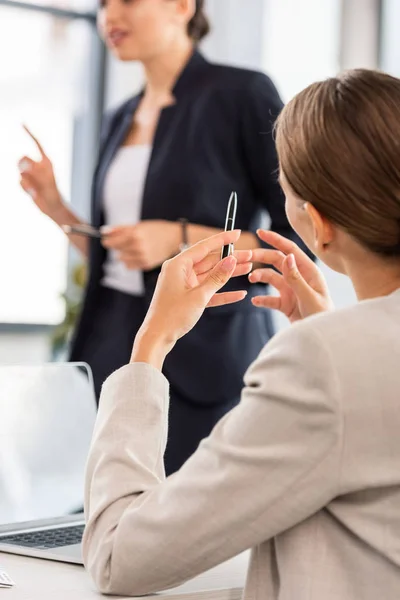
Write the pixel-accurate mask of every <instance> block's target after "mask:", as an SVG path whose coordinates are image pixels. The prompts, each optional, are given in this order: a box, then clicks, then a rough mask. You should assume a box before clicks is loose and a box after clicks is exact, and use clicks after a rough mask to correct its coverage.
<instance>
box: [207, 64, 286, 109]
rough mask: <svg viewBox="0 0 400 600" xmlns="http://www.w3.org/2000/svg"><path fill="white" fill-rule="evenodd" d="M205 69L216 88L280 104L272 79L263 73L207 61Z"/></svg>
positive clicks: (236, 94) (244, 96)
mask: <svg viewBox="0 0 400 600" xmlns="http://www.w3.org/2000/svg"><path fill="white" fill-rule="evenodd" d="M207 71H208V79H209V82H210V84H211V85H212V86H213V87H214V88H215V89H216V90H220V91H224V92H225V93H226V94H231V95H232V94H234V95H235V96H236V97H238V96H240V97H242V98H244V99H246V98H248V99H251V98H257V97H260V98H263V99H264V100H265V99H266V98H267V99H269V100H271V101H273V102H278V103H279V104H282V101H281V99H280V97H279V93H278V91H277V89H276V87H275V85H274V83H273V81H272V80H271V78H270V77H269V76H268V75H266V74H265V73H262V72H260V71H253V70H250V69H243V68H238V67H231V66H227V65H220V64H214V63H208V68H207Z"/></svg>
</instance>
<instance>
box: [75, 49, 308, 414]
mask: <svg viewBox="0 0 400 600" xmlns="http://www.w3.org/2000/svg"><path fill="white" fill-rule="evenodd" d="M173 94H174V96H175V98H176V103H175V104H174V105H172V106H168V107H167V108H165V109H163V110H162V112H161V116H160V120H159V124H158V127H157V131H156V135H155V139H154V147H153V153H152V156H151V160H150V165H149V170H148V175H147V180H146V184H145V189H144V197H143V209H142V219H166V220H170V221H176V220H177V219H179V218H182V217H185V218H187V219H188V221H189V222H190V223H197V224H201V225H206V226H210V227H218V228H222V227H223V226H224V222H225V213H226V208H227V202H228V199H229V196H230V193H231V191H232V190H235V191H237V193H238V199H239V203H238V212H237V220H236V226H237V227H238V228H241V229H242V230H243V231H254V232H255V231H256V229H257V228H258V227H259V226H260V224H261V218H262V215H263V213H265V211H266V212H267V213H268V214H269V216H270V219H271V226H270V227H271V229H272V230H274V231H277V232H279V233H281V234H282V235H284V236H286V237H289V238H292V239H295V240H296V241H297V242H298V241H299V240H298V239H297V238H296V236H295V234H294V232H293V230H292V229H291V227H290V226H289V223H288V221H287V217H286V214H285V207H284V198H283V195H282V192H281V189H280V187H279V185H278V183H277V166H278V165H277V156H276V151H275V144H274V141H273V134H272V129H273V124H274V121H275V119H276V117H277V115H278V113H279V112H280V110H281V108H282V102H281V100H280V98H279V95H278V93H277V91H276V89H275V87H274V85H273V83H272V82H271V80H270V79H269V78H268V77H267V76H266V75H264V74H262V73H257V72H252V71H248V70H244V69H237V68H232V67H226V66H220V65H215V64H210V63H209V62H207V61H206V60H205V59H204V58H203V56H202V55H201V54H199V53H198V52H197V51H196V52H195V53H194V54H193V56H192V58H191V59H190V61H189V63H188V64H187V66H186V68H185V69H184V71H183V73H182V74H181V76H180V78H179V80H178V82H177V84H176V86H175V88H174V90H173ZM140 98H141V94H139V95H138V96H136V97H135V98H132V99H130V100H129V101H127V102H126V103H124V104H123V105H122V106H121V107H119V108H118V109H117V110H116V111H114V112H112V113H111V114H109V115H108V116H107V117H106V118H105V120H104V126H103V132H102V136H101V144H100V154H99V161H98V165H97V168H96V171H95V175H94V181H93V194H92V223H93V225H94V226H96V227H99V226H101V225H102V224H103V221H104V217H103V209H102V206H103V186H104V181H105V177H106V173H107V170H108V168H109V166H110V163H111V162H112V160H113V157H114V156H115V153H116V152H117V150H118V148H119V147H120V145H121V144H122V142H123V140H124V138H125V137H126V135H127V132H128V131H129V128H130V127H131V123H132V118H133V115H134V112H135V110H136V108H137V106H138V104H139V102H140ZM154 243H157V241H156V240H155V242H154ZM105 256H106V251H105V250H104V249H103V248H102V246H101V245H100V243H99V242H98V241H96V240H95V241H92V242H91V248H90V278H89V283H88V286H87V291H86V298H85V301H84V305H83V311H82V315H81V321H80V325H79V326H78V329H77V331H76V336H75V340H74V343H73V348H72V355H71V358H72V359H74V360H77V359H79V358H80V347H81V344H82V342H83V340H84V337H85V336H86V335H88V333H89V332H90V331H91V329H92V324H91V312H92V308H93V306H94V303H95V302H96V295H97V292H98V289H99V285H100V281H101V278H102V269H103V262H104V259H105ZM158 273H159V269H156V270H154V271H151V272H148V273H145V274H144V279H145V296H146V305H148V304H149V302H150V300H151V297H152V294H153V291H154V286H155V284H156V280H157V276H158ZM228 286H229V288H230V289H249V297H248V298H247V299H246V301H244V302H242V303H240V304H236V305H230V306H226V307H220V308H216V309H212V310H210V311H208V312H207V313H206V314H205V315H204V316H203V317H202V319H201V320H200V322H199V324H198V325H197V326H196V327H195V329H194V330H193V331H192V332H191V333H190V334H189V335H188V336H186V337H185V338H184V339H183V340H181V341H180V342H179V343H178V344H177V346H176V348H175V349H174V351H173V352H172V353H171V354H170V355H169V357H168V358H167V361H166V363H165V372H166V374H167V376H168V378H169V380H170V382H171V386H172V387H173V388H175V389H176V390H177V391H178V393H181V394H182V395H183V397H186V398H188V399H189V400H190V401H192V402H196V403H201V404H203V403H206V404H207V403H209V402H212V403H215V402H225V401H229V399H232V398H233V397H235V398H236V397H238V395H239V393H240V389H241V387H242V378H243V374H244V371H245V370H246V368H247V366H248V365H249V364H250V362H251V361H252V360H253V359H254V358H255V357H256V356H257V354H258V352H259V351H260V350H261V348H262V346H263V345H264V344H265V343H266V341H267V340H268V338H269V337H270V336H271V335H272V334H273V328H272V323H271V318H270V315H269V313H268V312H267V311H264V312H263V311H260V309H256V308H255V307H253V306H252V304H251V302H250V296H254V295H256V294H259V293H263V292H264V291H265V287H264V286H261V285H256V286H251V285H250V284H249V282H248V279H247V278H245V277H244V278H237V279H234V280H232V281H231V282H230V283H229V284H228ZM143 317H144V314H143V315H142V316H141V318H143ZM201 373H203V375H202V374H201ZM199 380H200V381H199Z"/></svg>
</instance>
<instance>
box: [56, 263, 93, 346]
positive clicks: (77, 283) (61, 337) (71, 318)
mask: <svg viewBox="0 0 400 600" xmlns="http://www.w3.org/2000/svg"><path fill="white" fill-rule="evenodd" d="M86 278H87V269H86V265H84V264H79V265H77V266H76V267H75V268H74V269H73V270H72V272H71V281H70V285H69V286H68V292H65V293H63V294H61V297H62V299H63V300H64V302H65V317H64V320H63V321H62V322H61V323H60V324H59V325H57V327H56V328H55V329H54V331H53V335H52V339H51V348H52V353H53V356H57V355H58V354H60V353H61V352H63V351H64V350H65V349H66V347H67V346H68V343H69V341H70V339H71V335H72V332H73V330H74V328H75V325H76V322H77V319H78V317H79V313H80V309H81V303H82V296H83V290H84V288H85V285H86Z"/></svg>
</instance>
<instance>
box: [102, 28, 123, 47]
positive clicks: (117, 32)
mask: <svg viewBox="0 0 400 600" xmlns="http://www.w3.org/2000/svg"><path fill="white" fill-rule="evenodd" d="M127 37H128V33H127V32H126V31H122V29H112V30H111V31H110V32H109V33H108V34H107V39H108V41H109V43H110V44H111V45H112V46H119V45H120V44H122V42H123V41H124V40H125V39H126V38H127Z"/></svg>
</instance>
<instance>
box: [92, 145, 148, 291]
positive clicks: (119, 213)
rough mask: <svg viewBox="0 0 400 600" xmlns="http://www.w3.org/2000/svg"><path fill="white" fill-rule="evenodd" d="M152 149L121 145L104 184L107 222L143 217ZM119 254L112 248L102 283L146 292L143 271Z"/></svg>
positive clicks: (123, 222) (124, 222) (129, 221)
mask: <svg viewBox="0 0 400 600" xmlns="http://www.w3.org/2000/svg"><path fill="white" fill-rule="evenodd" d="M151 150H152V148H151V146H122V147H121V148H120V149H119V151H118V153H117V154H116V156H115V158H114V160H113V162H112V164H111V166H110V169H109V170H108V173H107V177H106V181H105V184H104V214H105V223H106V225H108V226H114V225H135V224H136V223H138V222H139V221H140V217H141V212H142V198H143V191H144V185H145V182H146V176H147V170H148V166H149V162H150V156H151ZM117 255H118V252H115V251H109V252H108V255H107V259H106V262H105V265H104V278H103V281H102V284H103V285H104V286H106V287H108V288H112V289H114V290H118V291H120V292H125V293H126V294H132V295H133V296H142V295H143V294H144V283H143V274H142V272H141V271H137V270H132V269H128V268H127V267H125V265H124V264H123V263H122V262H121V261H120V260H118V258H117Z"/></svg>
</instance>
